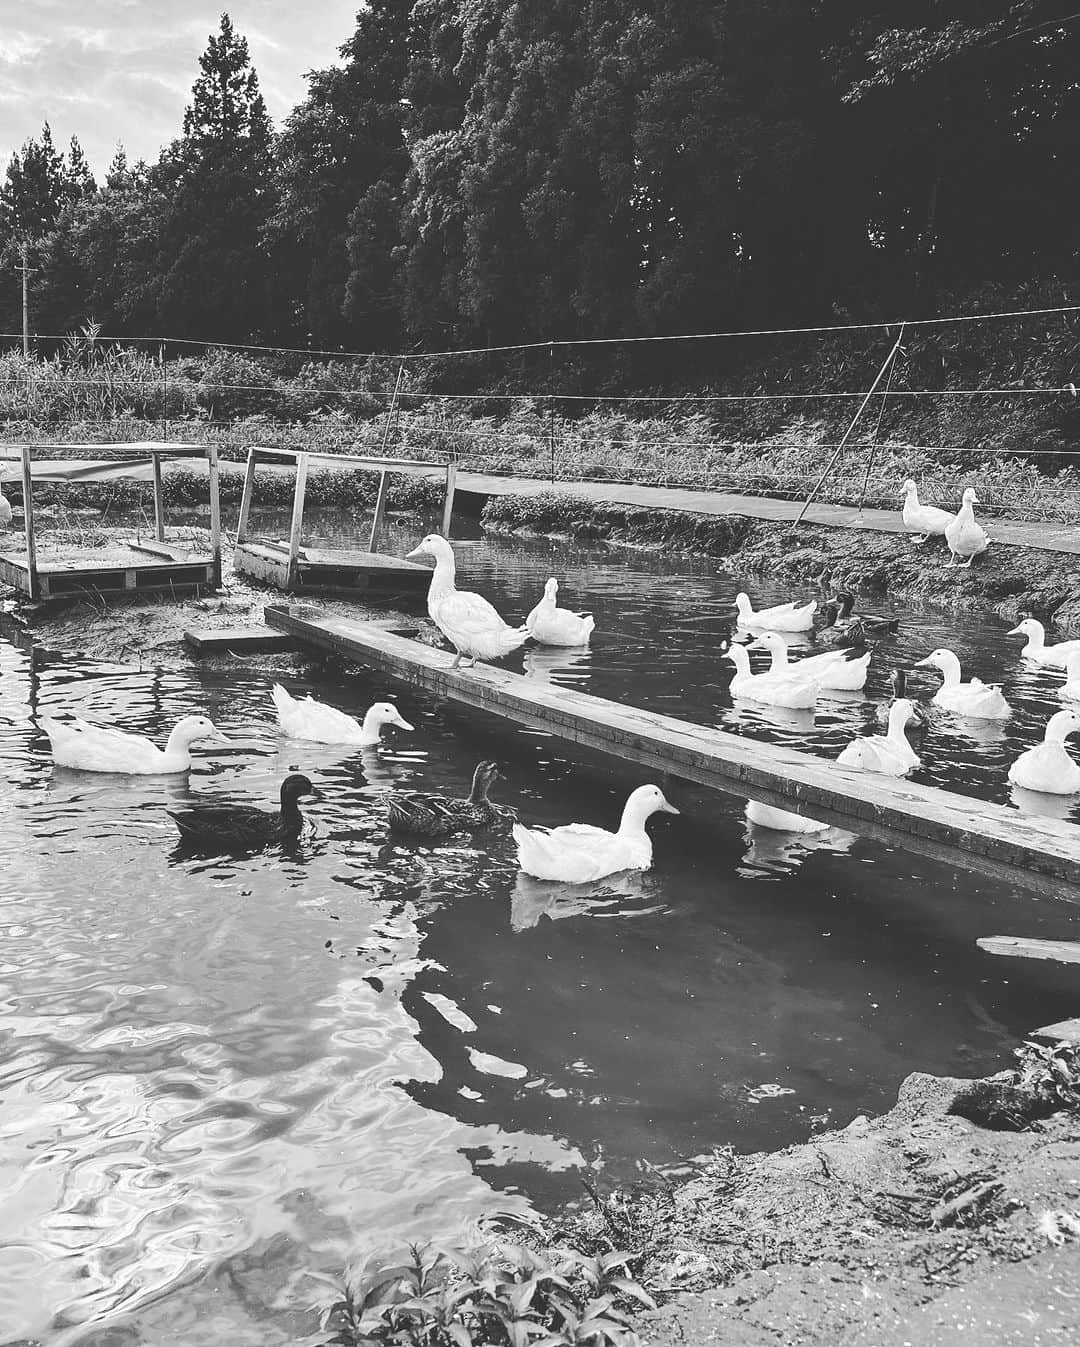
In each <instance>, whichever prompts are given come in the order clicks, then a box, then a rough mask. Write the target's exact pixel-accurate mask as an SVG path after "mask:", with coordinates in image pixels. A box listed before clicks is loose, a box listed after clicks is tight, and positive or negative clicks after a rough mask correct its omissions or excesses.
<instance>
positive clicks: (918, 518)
mask: <svg viewBox="0 0 1080 1347" xmlns="http://www.w3.org/2000/svg"><path fill="white" fill-rule="evenodd" d="M903 520H904V528H906V529H907V531H908V532H909V533H915V534H918V537H916V538H915V542H917V543H924V542H926V540H927V538H931V537H933V538H943V537H944V536H945V530H946V528H948V526H949V525H950V524H951V523H952V521H953V516H952V515H951V514H950V513H949V511H948V510H939V509H938V507H937V506H936V505H920V504H919V488H918V487H917V486H916V485H915V483H914V482H913V481H912V480H911V478H910V477H909V478H908V480H907V481H906V482H905V483H904V511H903Z"/></svg>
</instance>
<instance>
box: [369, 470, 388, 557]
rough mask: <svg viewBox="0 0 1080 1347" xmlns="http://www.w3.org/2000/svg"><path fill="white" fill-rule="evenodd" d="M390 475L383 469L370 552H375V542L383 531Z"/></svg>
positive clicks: (372, 525) (372, 523)
mask: <svg viewBox="0 0 1080 1347" xmlns="http://www.w3.org/2000/svg"><path fill="white" fill-rule="evenodd" d="M388 483H389V474H388V473H387V471H386V469H385V468H383V470H382V472H380V473H379V491H378V494H377V495H376V497H375V514H374V517H373V518H372V521H371V537H370V538H369V539H368V551H369V552H374V551H375V542H376V539H377V538H378V536H379V533H380V531H381V530H382V522H383V515H384V514H385V513H386V490H387V485H388Z"/></svg>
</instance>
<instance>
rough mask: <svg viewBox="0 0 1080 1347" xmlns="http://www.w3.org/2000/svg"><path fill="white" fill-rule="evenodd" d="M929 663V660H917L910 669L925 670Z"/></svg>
mask: <svg viewBox="0 0 1080 1347" xmlns="http://www.w3.org/2000/svg"><path fill="white" fill-rule="evenodd" d="M929 663H930V660H929V659H917V660H916V661H915V663H914V665H913V666H912V667H913V668H916V669H925V668H927V666H928V665H929Z"/></svg>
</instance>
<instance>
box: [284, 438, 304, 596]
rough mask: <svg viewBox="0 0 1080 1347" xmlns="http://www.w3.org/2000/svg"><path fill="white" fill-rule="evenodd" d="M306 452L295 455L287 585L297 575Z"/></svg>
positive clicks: (292, 582)
mask: <svg viewBox="0 0 1080 1347" xmlns="http://www.w3.org/2000/svg"><path fill="white" fill-rule="evenodd" d="M307 470H308V456H307V454H297V456H296V486H295V487H294V489H293V503H292V524H291V526H290V528H289V578H288V584H289V586H290V587H291V586H293V585H295V584H296V582H297V579H298V576H299V567H298V566H297V559H298V558H299V556H300V533H301V530H302V528H303V524H304V495H305V493H306V491H307Z"/></svg>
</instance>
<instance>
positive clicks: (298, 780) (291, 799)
mask: <svg viewBox="0 0 1080 1347" xmlns="http://www.w3.org/2000/svg"><path fill="white" fill-rule="evenodd" d="M315 793H316V791H315V787H314V786H313V785H312V784H311V782H310V781H309V780H308V778H307V777H306V776H305V775H304V774H303V772H291V773H290V774H289V775H288V776H287V777H286V778H285V780H284V781H283V782H282V783H281V807H282V809H295V808H296V802H297V800H300V799H302V798H303V797H304V796H305V795H309V796H314V795H315Z"/></svg>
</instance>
